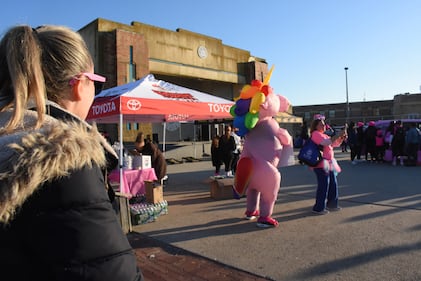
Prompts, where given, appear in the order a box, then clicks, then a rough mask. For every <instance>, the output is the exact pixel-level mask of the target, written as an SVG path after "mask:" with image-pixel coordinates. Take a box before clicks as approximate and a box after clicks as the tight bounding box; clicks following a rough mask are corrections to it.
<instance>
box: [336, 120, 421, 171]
mask: <svg viewBox="0 0 421 281" xmlns="http://www.w3.org/2000/svg"><path fill="white" fill-rule="evenodd" d="M347 132H348V138H347V140H346V142H345V144H344V145H345V146H348V147H349V148H350V156H351V161H352V164H357V163H359V162H360V161H364V160H365V161H369V162H375V163H383V162H391V163H392V165H394V166H396V165H402V166H403V165H408V166H414V165H416V164H417V158H418V151H419V150H420V144H421V132H420V130H419V129H418V128H417V124H416V123H409V126H407V127H404V126H403V123H402V122H401V121H400V120H397V121H391V122H390V124H389V126H388V127H387V128H386V129H383V128H381V127H377V126H376V123H375V122H374V121H370V122H369V123H368V126H367V127H365V124H364V123H362V122H358V123H357V124H355V123H354V122H350V124H349V127H348V129H347ZM418 160H421V159H418Z"/></svg>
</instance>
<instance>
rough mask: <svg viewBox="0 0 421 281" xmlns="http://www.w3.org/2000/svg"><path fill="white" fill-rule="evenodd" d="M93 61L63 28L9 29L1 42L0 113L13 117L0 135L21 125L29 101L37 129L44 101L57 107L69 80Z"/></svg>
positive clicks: (77, 37) (82, 43) (76, 36)
mask: <svg viewBox="0 0 421 281" xmlns="http://www.w3.org/2000/svg"><path fill="white" fill-rule="evenodd" d="M92 67H93V60H92V57H91V55H90V53H89V50H88V48H87V46H86V43H85V41H84V40H83V38H82V37H81V36H80V34H79V33H76V32H74V31H73V30H71V29H69V28H67V27H64V26H53V25H46V26H41V27H38V28H36V29H32V28H31V27H29V26H27V25H22V26H16V27H12V28H11V29H9V30H8V31H7V32H6V34H5V35H4V36H3V38H2V40H1V42H0V110H1V111H3V110H5V109H8V108H12V109H13V115H12V117H11V118H10V120H9V121H8V123H7V125H6V126H5V127H3V128H1V129H0V134H4V133H8V132H10V131H13V130H14V129H16V128H17V127H18V126H20V125H21V123H22V121H23V115H24V111H25V110H26V109H27V107H28V105H29V104H28V103H29V101H31V100H33V101H34V102H35V107H36V111H37V114H38V120H37V123H36V126H35V127H40V126H41V124H42V122H43V120H44V113H45V104H46V99H49V100H51V101H54V102H56V103H58V104H60V101H61V100H62V98H63V96H64V95H65V94H66V93H67V90H68V89H69V88H70V87H71V86H70V84H69V81H70V80H71V79H72V78H73V77H75V76H77V75H78V74H80V73H81V72H85V71H89V70H90V68H92Z"/></svg>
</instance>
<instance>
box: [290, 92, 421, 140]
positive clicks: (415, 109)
mask: <svg viewBox="0 0 421 281" xmlns="http://www.w3.org/2000/svg"><path fill="white" fill-rule="evenodd" d="M346 107H347V104H346V103H334V104H323V105H305V106H294V107H293V114H294V115H296V116H300V117H302V118H303V120H305V121H306V122H307V124H310V123H311V120H312V118H313V116H314V115H315V114H323V115H325V116H326V120H327V122H328V123H329V124H331V125H332V126H342V125H343V124H345V123H346V121H347V117H346V116H347V115H346ZM420 118H421V94H409V93H406V94H399V95H396V96H394V98H393V100H383V101H364V102H351V103H349V121H354V122H359V121H361V122H364V123H367V122H369V121H371V120H373V121H377V120H398V119H420ZM293 131H294V132H298V131H299V126H294V128H293Z"/></svg>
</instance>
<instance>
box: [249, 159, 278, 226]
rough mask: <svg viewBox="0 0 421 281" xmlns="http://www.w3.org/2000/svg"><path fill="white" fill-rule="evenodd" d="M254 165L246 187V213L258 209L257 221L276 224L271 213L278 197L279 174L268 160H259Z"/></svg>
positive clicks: (271, 224)
mask: <svg viewBox="0 0 421 281" xmlns="http://www.w3.org/2000/svg"><path fill="white" fill-rule="evenodd" d="M255 166H256V167H255V169H254V173H253V176H252V178H251V179H250V183H249V187H248V189H247V211H246V213H250V212H254V211H255V210H260V217H259V221H261V222H263V223H264V222H267V221H269V222H271V223H270V224H268V226H277V225H278V223H277V221H276V220H273V219H272V213H273V208H274V205H275V202H276V199H277V197H278V191H279V188H280V184H281V174H280V173H279V171H278V169H277V168H276V167H274V166H273V165H272V164H270V163H268V162H260V163H259V165H255ZM259 195H260V197H259Z"/></svg>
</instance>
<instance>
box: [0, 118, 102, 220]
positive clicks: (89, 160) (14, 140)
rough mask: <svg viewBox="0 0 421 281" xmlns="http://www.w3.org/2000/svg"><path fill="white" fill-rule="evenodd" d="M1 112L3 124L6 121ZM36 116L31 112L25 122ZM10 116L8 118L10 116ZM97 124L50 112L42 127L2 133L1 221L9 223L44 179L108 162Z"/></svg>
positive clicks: (46, 180) (0, 174)
mask: <svg viewBox="0 0 421 281" xmlns="http://www.w3.org/2000/svg"><path fill="white" fill-rule="evenodd" d="M4 114H7V113H5V112H3V113H1V114H0V125H4V124H5V123H3V122H2V120H4V118H3V117H5V116H3V115H4ZM33 118H36V115H35V113H34V114H33V113H32V112H28V114H27V116H25V123H26V124H29V123H31V122H33ZM6 119H7V118H6ZM102 142H103V137H102V136H101V134H100V133H99V132H98V130H97V128H96V126H92V127H91V128H89V127H88V126H86V124H84V123H82V122H78V121H66V122H63V121H59V120H57V119H54V118H52V117H50V116H47V120H46V122H45V124H44V125H43V127H42V128H40V129H38V130H28V131H25V130H22V131H17V132H15V133H14V134H10V135H5V136H1V137H0V145H1V147H0V222H2V223H7V222H8V221H10V219H11V218H12V217H13V215H14V213H15V212H16V210H17V208H19V207H20V206H21V205H22V204H23V203H24V202H25V200H26V199H27V198H28V197H29V196H30V195H31V194H33V193H34V191H36V190H37V189H38V188H39V187H41V186H42V184H43V183H46V182H49V181H53V180H56V179H59V178H61V177H66V176H68V175H69V174H70V173H71V171H72V170H78V169H81V168H82V167H84V166H88V167H92V165H93V164H97V165H99V166H100V167H104V166H105V165H106V159H105V154H104V150H103V148H102V145H101V143H102Z"/></svg>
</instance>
